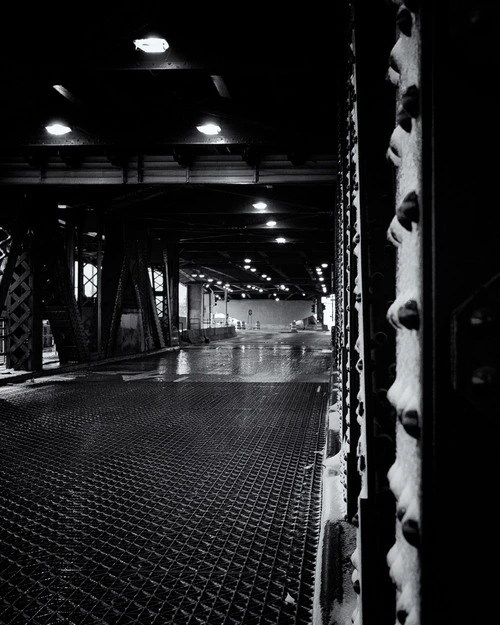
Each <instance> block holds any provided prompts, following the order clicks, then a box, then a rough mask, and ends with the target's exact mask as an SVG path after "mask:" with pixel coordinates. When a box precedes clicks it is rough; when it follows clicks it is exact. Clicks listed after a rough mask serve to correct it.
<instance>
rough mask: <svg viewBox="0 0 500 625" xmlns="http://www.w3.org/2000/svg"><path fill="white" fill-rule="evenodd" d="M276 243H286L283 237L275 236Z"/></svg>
mask: <svg viewBox="0 0 500 625" xmlns="http://www.w3.org/2000/svg"><path fill="white" fill-rule="evenodd" d="M276 243H286V239H285V237H277V238H276Z"/></svg>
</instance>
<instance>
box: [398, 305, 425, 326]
mask: <svg viewBox="0 0 500 625" xmlns="http://www.w3.org/2000/svg"><path fill="white" fill-rule="evenodd" d="M398 319H399V322H400V323H401V325H403V326H404V327H405V328H406V329H407V330H418V329H419V327H420V315H419V314H418V305H417V302H416V301H415V300H414V299H410V300H408V301H407V302H406V304H403V306H401V307H400V309H399V310H398Z"/></svg>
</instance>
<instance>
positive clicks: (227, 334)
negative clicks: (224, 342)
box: [181, 326, 236, 345]
mask: <svg viewBox="0 0 500 625" xmlns="http://www.w3.org/2000/svg"><path fill="white" fill-rule="evenodd" d="M232 336H236V328H235V327H234V326H225V327H222V328H204V329H202V330H182V332H181V339H182V341H184V342H185V343H189V344H191V345H203V344H204V343H210V341H217V340H220V339H228V338H231V337H232Z"/></svg>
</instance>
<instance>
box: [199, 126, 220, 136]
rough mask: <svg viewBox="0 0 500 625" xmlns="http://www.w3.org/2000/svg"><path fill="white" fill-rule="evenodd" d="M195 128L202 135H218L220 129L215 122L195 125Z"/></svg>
mask: <svg viewBox="0 0 500 625" xmlns="http://www.w3.org/2000/svg"><path fill="white" fill-rule="evenodd" d="M196 130H199V131H200V132H202V133H203V134H204V135H218V134H219V132H220V131H221V127H220V126H218V125H217V124H203V125H201V126H196Z"/></svg>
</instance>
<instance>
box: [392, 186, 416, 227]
mask: <svg viewBox="0 0 500 625" xmlns="http://www.w3.org/2000/svg"><path fill="white" fill-rule="evenodd" d="M396 217H397V220H398V221H399V223H400V224H401V225H402V226H403V228H405V230H408V231H410V232H411V229H412V224H413V223H418V220H419V218H420V209H419V205H418V196H417V194H416V193H415V191H411V192H410V193H408V195H406V196H405V198H404V199H403V201H402V202H401V204H400V205H399V206H398V207H397V209H396Z"/></svg>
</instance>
